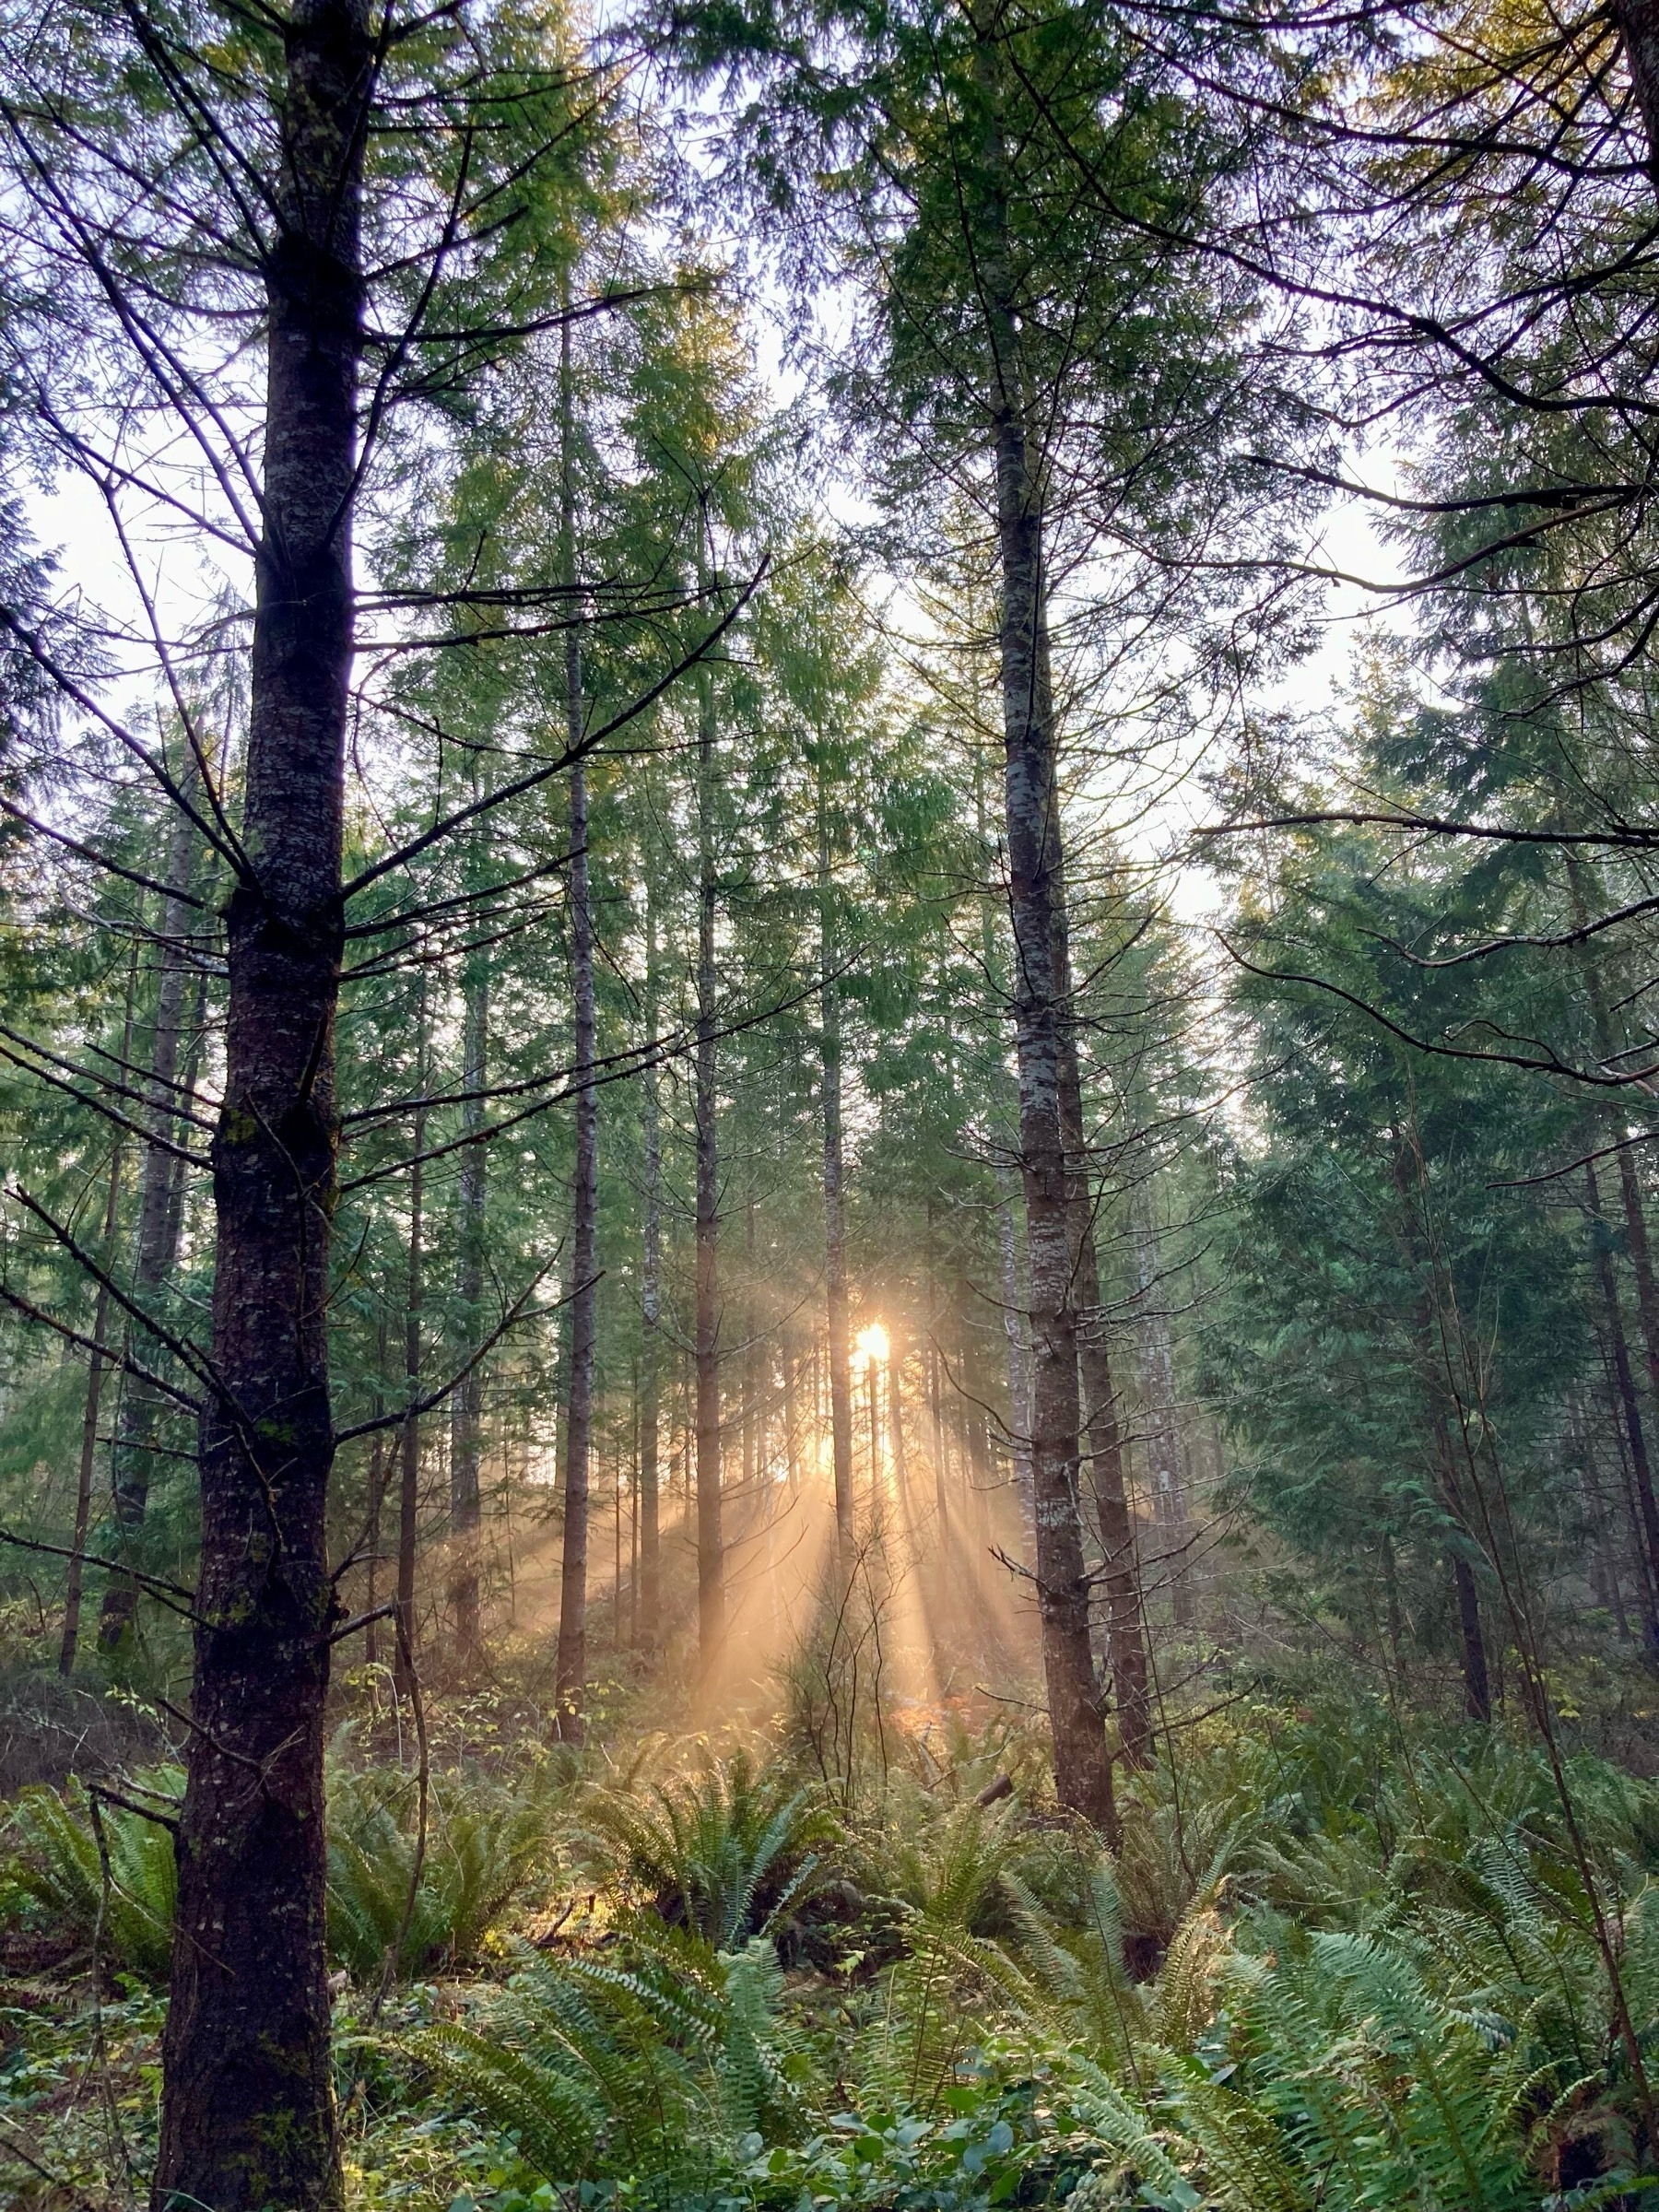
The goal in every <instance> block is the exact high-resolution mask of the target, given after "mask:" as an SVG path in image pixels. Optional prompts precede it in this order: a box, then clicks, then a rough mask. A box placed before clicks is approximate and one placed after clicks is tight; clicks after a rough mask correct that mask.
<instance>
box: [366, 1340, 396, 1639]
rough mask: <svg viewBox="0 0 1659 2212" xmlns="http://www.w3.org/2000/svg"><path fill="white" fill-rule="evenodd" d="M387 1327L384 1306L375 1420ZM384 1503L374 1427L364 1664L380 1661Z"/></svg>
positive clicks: (382, 1396) (381, 1456)
mask: <svg viewBox="0 0 1659 2212" xmlns="http://www.w3.org/2000/svg"><path fill="white" fill-rule="evenodd" d="M391 1335H392V1331H391V1326H390V1324H389V1321H388V1319H387V1316H386V1313H385V1311H384V1309H383V1308H382V1312H381V1324H380V1331H379V1334H378V1335H377V1337H376V1340H375V1347H374V1397H373V1400H372V1402H371V1406H370V1411H371V1414H372V1415H373V1417H374V1418H375V1419H376V1420H377V1421H378V1420H379V1419H380V1418H382V1415H383V1414H384V1412H385V1410H386V1356H387V1354H388V1352H389V1351H390V1349H391ZM385 1502H386V1435H385V1431H384V1430H382V1429H377V1430H375V1432H374V1436H373V1440H372V1441H371V1444H370V1446H369V1526H368V1534H367V1535H366V1536H365V1537H364V1544H365V1546H366V1547H367V1549H368V1553H369V1573H368V1577H367V1586H366V1588H365V1590H364V1593H363V1610H364V1612H365V1613H367V1614H369V1615H370V1616H371V1618H370V1621H369V1625H368V1627H367V1628H366V1629H365V1630H363V1661H364V1664H365V1665H368V1666H378V1665H379V1664H380V1630H381V1623H380V1622H379V1621H378V1620H376V1619H374V1618H372V1616H373V1614H374V1611H375V1594H376V1586H377V1584H378V1583H379V1581H380V1547H381V1533H382V1532H381V1516H382V1511H383V1509H384V1507H385Z"/></svg>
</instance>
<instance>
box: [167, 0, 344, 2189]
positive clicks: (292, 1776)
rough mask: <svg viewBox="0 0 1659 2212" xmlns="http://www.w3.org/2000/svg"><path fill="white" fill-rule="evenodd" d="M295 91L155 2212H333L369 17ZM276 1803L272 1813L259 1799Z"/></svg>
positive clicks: (293, 54) (305, 69)
mask: <svg viewBox="0 0 1659 2212" xmlns="http://www.w3.org/2000/svg"><path fill="white" fill-rule="evenodd" d="M280 57H281V58H280V63H279V66H280V68H281V70H282V74H283V78H284V83H283V89H282V94H281V103H280V107H279V111H278V112H279V115H280V137H279V163H280V166H279V172H278V178H277V188H276V192H275V194H274V196H273V202H272V216H273V218H274V223H275V232H276V235H275V237H274V239H273V241H272V244H271V246H270V249H269V251H268V253H267V257H266V260H265V270H264V280H265V288H266V294H267V298H268V301H269V331H268V337H267V344H266V348H265V357H266V367H265V376H266V395H265V439H264V484H263V496H262V500H261V504H260V510H259V512H260V516H261V527H262V533H263V535H262V538H261V544H260V547H259V553H258V559H257V563H256V569H255V593H256V599H255V607H254V617H253V648H252V656H251V666H250V701H249V722H248V744H247V761H246V769H245V773H244V776H243V799H242V820H241V840H242V843H243V846H244V848H245V849H246V852H247V853H248V854H249V856H250V858H251V862H252V870H251V871H250V872H248V873H245V874H243V875H242V877H241V879H240V880H239V882H238V884H237V887H236V889H235V891H234V893H233V895H232V897H231V899H230V901H229V907H228V909H227V912H226V954H227V963H228V971H229V1007H228V1015H227V1022H226V1036H225V1078H224V1103H223V1106H222V1108H221V1111H220V1116H219V1122H218V1130H217V1132H216V1135H215V1137H214V1140H213V1176H214V1198H215V1206H216V1211H217V1227H218V1233H217V1249H216V1259H215V1271H214V1289H213V1330H212V1354H213V1360H214V1368H215V1372H216V1374H217V1375H218V1377H219V1378H221V1379H222V1385H223V1393H224V1394H223V1395H220V1394H218V1392H215V1393H209V1394H208V1395H207V1398H206V1406H205V1410H204V1413H203V1417H202V1423H201V1494H202V1539H201V1568H200V1574H199V1579H198V1583H197V1591H196V1612H197V1615H198V1625H197V1626H196V1628H195V1630H194V1655H195V1676H194V1691H193V1695H192V1700H191V1713H192V1719H193V1722H194V1728H193V1732H192V1735H191V1743H190V1771H189V1781H188V1783H187V1785H186V1789H185V1796H184V1805H183V1808H182V1814H181V1817H180V1823H179V1829H178V1833H177V1845H176V1848H177V1858H178V1869H179V1889H178V1905H177V1910H176V1913H175V1917H174V1937H173V1968H172V1993H171V2003H170V2005H169V2006H168V2016H167V2027H166V2031H165V2037H164V2041H163V2045H162V2078H163V2089H162V2105H161V2134H160V2144H159V2152H158V2156H157V2160H156V2167H155V2173H154V2179H153V2183H152V2194H151V2202H152V2205H153V2206H154V2207H155V2212H168V2208H169V2207H175V2208H176V2207H177V2206H183V2205H191V2206H209V2205H210V2206H213V2208H214V2212H259V2208H260V2207H262V2206H276V2205H280V2206H296V2207H298V2206H303V2207H304V2208H305V2212H334V2208H335V2207H336V2206H339V2205H340V2204H341V2202H342V2195H343V2190H342V2180H341V2173H340V2161H339V2145H338V2136H337V2131H336V2124H335V2100H334V2080H333V2071H332V2068H333V2054H332V2051H331V2048H330V2019H329V1994H328V1967H327V1958H326V1952H325V1948H324V1898H325V1879H324V1877H325V1859H324V1824H323V1724H324V1705H325V1700H326V1695H327V1688H328V1656H329V1645H328V1635H329V1631H330V1629H331V1627H332V1625H333V1624H334V1622H335V1619H336V1618H337V1606H336V1601H335V1589H334V1585H333V1583H331V1581H330V1579H329V1569H328V1545H327V1515H326V1507H327V1495H328V1475H329V1468H330V1465H331V1464H332V1461H333V1457H334V1431H333V1425H332V1420H331V1417H330V1409H329V1394H328V1338H327V1319H328V1298H329V1288H330V1285H329V1226H330V1221H331V1218H332V1215H333V1210H334V1200H335V1157H336V1147H337V1140H338V1123H337V1118H336V1112H335V1053H334V1033H335V1031H334V1024H335V1006H336V1003H337V1000H338V994H339V973H340V954H341V946H342V942H343V939H342V926H343V924H342V916H341V901H340V854H341V841H342V823H343V815H344V759H345V735H346V719H347V700H348V697H349V688H350V677H351V661H352V641H353V611H352V584H351V516H352V505H353V500H354V497H355V492H356V462H357V450H356V448H357V382H358V361H359V353H360V349H361V346H362V304H363V285H362V277H361V265H360V257H359V211H360V184H361V172H362V149H363V141H364V108H365V103H366V101H367V100H368V99H369V98H370V97H371V90H372V88H373V86H374V84H375V81H376V72H375V69H374V41H373V33H372V31H371V26H370V20H369V11H368V8H367V6H365V5H364V0H297V4H296V5H295V6H292V7H290V8H289V9H288V11H287V13H286V15H285V18H284V22H283V26H282V45H281V49H280ZM251 1775H256V1776H257V1778H258V1785H259V1786H258V1787H257V1789H255V1788H253V1787H251V1786H250V1776H251Z"/></svg>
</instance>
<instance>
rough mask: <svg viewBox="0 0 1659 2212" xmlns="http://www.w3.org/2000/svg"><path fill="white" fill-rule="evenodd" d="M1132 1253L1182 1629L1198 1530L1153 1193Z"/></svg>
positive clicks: (1138, 1211)
mask: <svg viewBox="0 0 1659 2212" xmlns="http://www.w3.org/2000/svg"><path fill="white" fill-rule="evenodd" d="M1129 1219H1130V1248H1131V1250H1132V1251H1133V1253H1134V1254H1135V1293H1136V1301H1135V1302H1136V1309H1137V1315H1138V1321H1139V1330H1140V1355H1141V1387H1142V1390H1143V1392H1144V1394H1145V1397H1146V1424H1147V1474H1148V1477H1150V1488H1151V1491H1152V1512H1153V1516H1154V1518H1155V1519H1156V1521H1157V1523H1158V1529H1159V1537H1160V1539H1161V1549H1160V1552H1159V1564H1160V1565H1161V1566H1162V1568H1163V1571H1164V1576H1165V1579H1166V1581H1167V1582H1168V1584H1169V1590H1170V1605H1171V1611H1172V1612H1173V1615H1174V1618H1175V1626H1176V1627H1177V1628H1178V1629H1190V1628H1192V1627H1193V1625H1194V1622H1195V1620H1196V1619H1197V1607H1196V1605H1195V1604H1194V1588H1193V1575H1192V1562H1191V1559H1190V1558H1189V1556H1188V1553H1189V1547H1190V1545H1191V1540H1192V1529H1191V1525H1190V1524H1189V1522H1188V1519H1187V1500H1186V1485H1185V1483H1184V1482H1183V1481H1182V1474H1181V1436H1180V1432H1179V1430H1178V1429H1177V1427H1176V1421H1175V1356H1174V1349H1173V1347H1172V1346H1171V1342H1170V1316H1169V1312H1168V1310H1167V1307H1166V1305H1165V1297H1166V1293H1165V1290H1164V1288H1163V1280H1162V1277H1163V1261H1162V1256H1161V1254H1160V1253H1159V1238H1158V1227H1157V1224H1156V1222H1155V1221H1154V1219H1153V1218H1152V1200H1151V1195H1150V1193H1149V1192H1148V1191H1147V1189H1146V1188H1145V1186H1144V1185H1143V1186H1142V1187H1140V1188H1138V1189H1136V1190H1135V1192H1134V1194H1132V1196H1131V1198H1130V1202H1129Z"/></svg>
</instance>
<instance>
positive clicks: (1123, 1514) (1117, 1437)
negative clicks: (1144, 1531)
mask: <svg viewBox="0 0 1659 2212" xmlns="http://www.w3.org/2000/svg"><path fill="white" fill-rule="evenodd" d="M1065 983H1066V991H1067V995H1068V997H1069V994H1070V987H1071V979H1070V977H1069V976H1067V977H1066V979H1065ZM1061 1114H1062V1119H1063V1121H1064V1123H1065V1139H1066V1149H1067V1151H1068V1153H1069V1154H1070V1155H1071V1157H1072V1159H1075V1160H1076V1161H1077V1163H1078V1165H1077V1171H1076V1173H1075V1176H1074V1188H1073V1192H1072V1220H1073V1230H1074V1241H1075V1245H1076V1253H1077V1258H1076V1270H1077V1304H1078V1307H1079V1309H1080V1311H1079V1315H1078V1322H1077V1380H1078V1387H1079V1390H1080V1392H1081V1396H1082V1406H1081V1411H1082V1418H1083V1427H1084V1433H1085V1435H1086V1436H1087V1438H1088V1453H1089V1465H1090V1468H1091V1471H1092V1480H1093V1488H1094V1502H1095V1520H1096V1524H1097V1525H1098V1527H1099V1529H1100V1560H1101V1571H1102V1575H1103V1578H1104V1583H1105V1589H1106V1657H1107V1661H1108V1664H1109V1665H1110V1666H1111V1669H1112V1693H1113V1696H1114V1697H1115V1699H1116V1701H1117V1716H1118V1738H1119V1743H1120V1745H1121V1747H1122V1750H1123V1756H1124V1759H1125V1761H1126V1762H1127V1763H1128V1764H1129V1765H1130V1766H1132V1767H1147V1766H1149V1765H1150V1764H1151V1761H1152V1711H1151V1703H1150V1700H1149V1698H1148V1696H1147V1678H1148V1670H1147V1644H1146V1635H1145V1630H1144V1624H1143V1619H1142V1611H1143V1599H1142V1596H1141V1583H1140V1557H1139V1551H1138V1547H1137V1546H1136V1543H1135V1523H1134V1520H1133V1518H1132V1516H1131V1514H1130V1512H1129V1490H1128V1485H1127V1483H1126V1481H1125V1479H1124V1439H1123V1431H1122V1430H1121V1429H1120V1428H1119V1426H1118V1417H1117V1393H1116V1390H1115V1388H1114V1387H1113V1383H1112V1356H1111V1353H1110V1352H1109V1351H1108V1349H1107V1346H1106V1321H1105V1315H1104V1313H1103V1312H1102V1311H1101V1303H1100V1257H1099V1253H1098V1250H1097V1247H1096V1244H1095V1229H1094V1206H1093V1198H1092V1194H1091V1193H1090V1191H1089V1188H1088V1172H1087V1170H1086V1167H1085V1165H1084V1129H1083V1093H1082V1082H1081V1078H1080V1077H1079V1073H1078V1068H1077V1041H1076V1035H1075V1031H1074V1033H1073V1034H1072V1036H1071V1037H1069V1038H1068V1040H1067V1044H1066V1050H1065V1062H1064V1065H1063V1068H1062V1079H1061Z"/></svg>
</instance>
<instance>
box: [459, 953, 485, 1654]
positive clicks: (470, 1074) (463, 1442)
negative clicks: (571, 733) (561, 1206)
mask: <svg viewBox="0 0 1659 2212" xmlns="http://www.w3.org/2000/svg"><path fill="white" fill-rule="evenodd" d="M463 988H464V994H465V1009H464V1012H463V1015H462V1041H461V1063H462V1068H461V1088H462V1090H463V1091H464V1092H465V1094H466V1096H465V1100H464V1101H463V1104H462V1108H461V1127H462V1131H463V1134H464V1135H471V1136H473V1137H475V1138H476V1137H477V1136H478V1135H479V1134H480V1132H481V1131H482V1129H483V1127H484V1100H483V1095H482V1094H483V1089H484V1084H485V1080H486V1077H487V1074H488V1062H489V960H488V954H486V953H474V954H473V956H472V959H471V960H470V961H469V963H468V968H467V973H466V978H465V984H464V987H463ZM487 1195H488V1151H487V1148H486V1147H485V1146H484V1145H483V1144H482V1143H481V1142H477V1143H474V1144H472V1145H470V1146H468V1147H467V1149H466V1150H465V1152H464V1153H463V1154H462V1158H461V1187H460V1190H459V1192H458V1194H457V1201H456V1212H457V1217H458V1218H457V1220H456V1224H455V1234H456V1253H455V1297H456V1302H457V1303H458V1304H459V1306H460V1308H461V1313H462V1325H463V1327H464V1329H465V1351H466V1353H467V1354H468V1356H470V1355H471V1353H472V1352H473V1351H475V1350H476V1349H477V1346H478V1344H479V1342H480V1341H481V1340H482V1337H483V1335H484V1326H483V1316H482V1312H481V1308H482V1304H483V1299H484V1216H485V1203H486V1198H487ZM483 1412H484V1376H483V1371H482V1369H481V1367H475V1368H474V1369H473V1370H472V1371H471V1372H470V1373H468V1374H466V1375H464V1376H463V1377H462V1379H461V1382H460V1384H459V1386H458V1387H457V1389H456V1391H455V1396H454V1402H453V1406H452V1408H451V1412H450V1547H451V1567H450V1606H451V1608H452V1610H453V1615H454V1621H455V1655H456V1658H457V1660H458V1661H459V1663H460V1665H461V1667H462V1669H463V1671H464V1672H467V1671H470V1670H471V1669H472V1668H473V1667H474V1666H476V1665H477V1660H478V1655H479V1654H478V1524H479V1495H480V1494H479V1486H478V1457H479V1432H480V1430H481V1428H482V1425H483Z"/></svg>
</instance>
